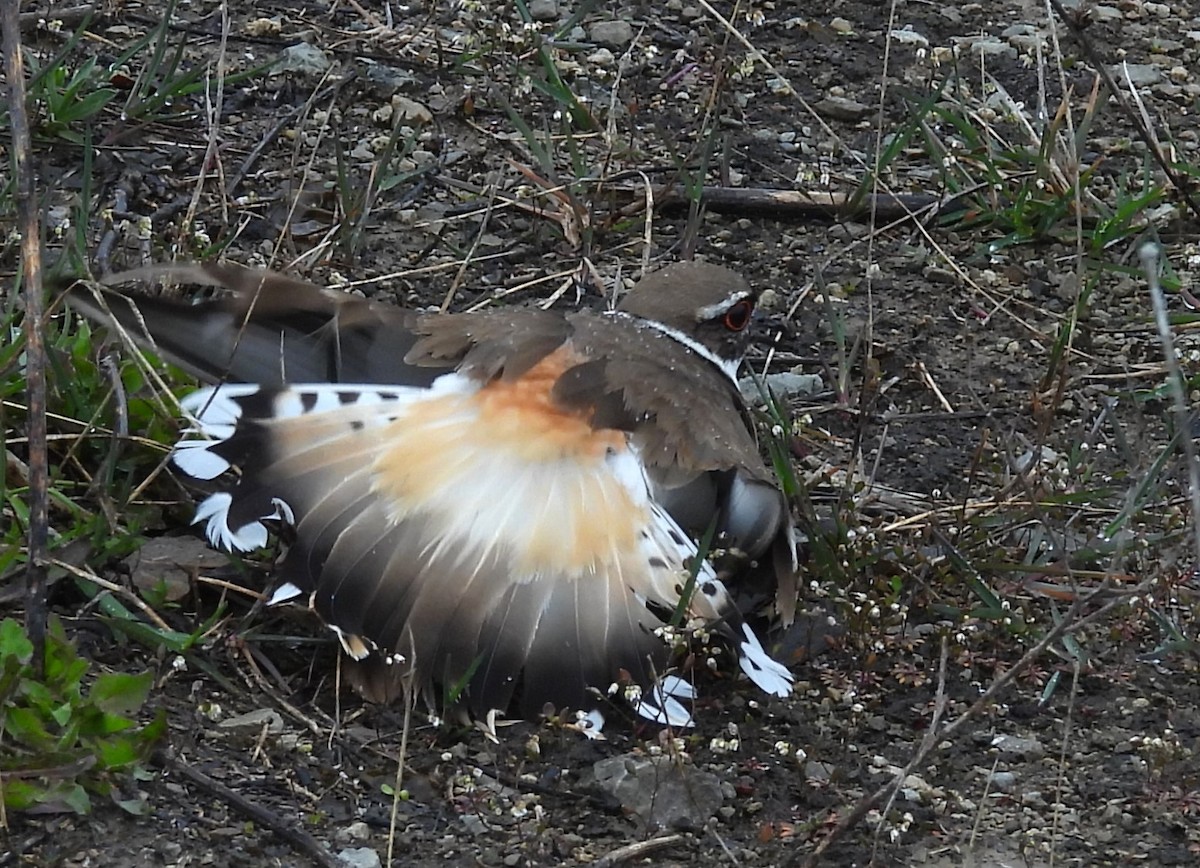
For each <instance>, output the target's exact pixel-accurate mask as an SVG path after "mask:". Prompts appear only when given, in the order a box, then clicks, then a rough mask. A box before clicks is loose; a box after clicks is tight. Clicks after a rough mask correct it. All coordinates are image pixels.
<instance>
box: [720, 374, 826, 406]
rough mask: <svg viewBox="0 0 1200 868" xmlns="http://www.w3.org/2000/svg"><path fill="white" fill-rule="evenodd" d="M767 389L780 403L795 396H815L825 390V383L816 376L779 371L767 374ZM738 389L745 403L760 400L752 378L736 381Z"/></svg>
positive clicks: (760, 397)
mask: <svg viewBox="0 0 1200 868" xmlns="http://www.w3.org/2000/svg"><path fill="white" fill-rule="evenodd" d="M766 385H767V388H768V389H770V390H771V394H772V395H774V396H775V397H776V398H778V399H779V400H781V401H784V400H787V399H788V398H792V397H795V396H797V395H816V394H819V393H820V392H822V391H823V390H824V389H825V383H824V381H823V380H822V379H821V377H820V376H819V375H817V374H797V373H795V372H793V371H779V372H778V373H774V374H767V383H766ZM738 388H739V389H740V390H741V392H742V397H744V398H745V399H746V400H747V401H749V402H751V403H752V404H753V403H757V402H758V401H760V400H762V395H760V394H759V391H758V384H757V383H755V382H754V378H753V377H742V378H741V379H740V380H738Z"/></svg>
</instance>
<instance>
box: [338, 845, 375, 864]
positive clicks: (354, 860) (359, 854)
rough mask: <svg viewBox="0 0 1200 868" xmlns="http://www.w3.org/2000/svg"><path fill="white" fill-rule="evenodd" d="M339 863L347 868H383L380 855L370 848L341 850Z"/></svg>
mask: <svg viewBox="0 0 1200 868" xmlns="http://www.w3.org/2000/svg"><path fill="white" fill-rule="evenodd" d="M337 858H338V861H339V862H341V863H342V864H343V865H345V866H347V868H382V865H383V863H382V862H381V861H380V860H379V854H378V853H376V852H375V851H374V850H372V849H371V848H370V847H347V848H346V849H345V850H339V851H338V854H337Z"/></svg>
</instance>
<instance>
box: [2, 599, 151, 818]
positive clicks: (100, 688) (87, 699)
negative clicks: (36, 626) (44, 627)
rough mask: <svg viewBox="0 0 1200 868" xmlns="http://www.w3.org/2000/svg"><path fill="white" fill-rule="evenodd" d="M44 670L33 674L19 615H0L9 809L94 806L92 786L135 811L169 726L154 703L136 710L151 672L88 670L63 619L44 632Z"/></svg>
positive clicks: (4, 788)
mask: <svg viewBox="0 0 1200 868" xmlns="http://www.w3.org/2000/svg"><path fill="white" fill-rule="evenodd" d="M45 664H46V665H45V676H44V677H43V678H38V677H36V676H35V667H34V666H33V645H32V644H31V643H30V642H29V640H28V639H27V638H26V636H25V634H24V632H23V630H22V628H21V626H20V624H18V623H17V622H16V621H14V620H12V619H5V620H4V621H2V622H0V737H2V738H3V740H4V751H3V752H2V753H0V790H2V792H3V802H4V806H5V808H7V809H9V810H19V811H25V810H32V809H42V810H46V809H49V810H58V811H61V810H68V811H73V812H75V813H78V814H84V813H87V812H88V811H89V810H91V803H92V802H91V800H92V797H94V796H100V797H104V798H108V799H111V800H112V801H113V802H115V803H116V804H117V805H119V806H120V807H122V808H123V809H125V810H126V811H129V812H130V813H134V814H137V813H141V812H142V810H143V809H144V804H143V802H142V799H141V798H140V797H139V796H138V795H136V783H135V781H136V780H137V779H139V778H142V777H144V776H145V774H146V770H145V767H144V763H145V761H146V760H147V759H148V758H149V756H150V752H151V751H152V750H153V748H154V745H155V744H156V743H157V742H158V740H159V739H160V738H162V736H163V735H164V734H165V732H166V715H165V714H164V713H163V712H162V711H161V710H160V711H159V712H158V713H157V714H155V715H154V718H153V720H152V721H151V722H150V723H147V724H142V725H139V723H138V721H137V716H138V713H139V711H141V709H142V706H143V705H144V704H145V702H146V699H147V697H148V695H149V693H150V688H151V687H152V685H153V683H154V677H153V673H151V672H143V673H141V674H140V675H128V674H125V673H120V672H110V673H103V674H101V675H98V676H96V677H95V678H89V677H88V670H89V668H90V667H89V664H88V661H86V660H84V659H82V658H81V657H79V655H78V654H77V653H76V651H75V648H74V646H73V645H72V644H71V642H70V641H69V640H68V639H67V637H66V635H65V633H64V632H63V628H62V625H61V623H59V622H58V620H57V619H54V620H52V621H51V623H50V630H49V632H48V634H47V643H46V660H45Z"/></svg>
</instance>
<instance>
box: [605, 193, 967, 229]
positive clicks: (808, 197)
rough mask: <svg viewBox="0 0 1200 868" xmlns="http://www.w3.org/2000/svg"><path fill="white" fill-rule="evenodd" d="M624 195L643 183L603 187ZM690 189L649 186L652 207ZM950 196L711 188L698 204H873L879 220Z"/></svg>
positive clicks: (680, 199)
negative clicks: (652, 193)
mask: <svg viewBox="0 0 1200 868" xmlns="http://www.w3.org/2000/svg"><path fill="white" fill-rule="evenodd" d="M609 189H610V190H611V191H612V192H614V193H618V194H622V195H627V196H629V197H630V198H631V199H632V200H634V203H636V204H640V203H641V202H643V201H644V200H645V198H646V189H645V186H644V185H639V186H636V187H632V186H630V187H627V186H625V185H618V186H615V187H610V188H609ZM694 197H695V193H694V191H693V192H691V193H689V191H688V190H687V189H686V188H685V187H684V186H683V185H681V184H670V185H665V186H661V187H655V188H654V203H655V207H656V208H663V207H665V208H672V207H674V208H678V207H681V206H684V205H688V204H690V203H691V201H692V199H693V198H694ZM949 201H950V200H946V199H943V198H942V197H939V196H931V195H928V194H921V193H913V194H908V195H890V194H886V193H885V194H880V195H878V196H874V195H868V196H861V197H857V196H855V195H854V194H845V193H831V192H827V191H824V190H819V191H812V192H809V191H804V190H773V189H769V188H755V187H712V186H705V187H702V188H701V190H700V204H702V205H704V206H705V207H707V208H708V209H709V210H711V211H717V212H720V213H724V214H759V215H769V216H774V217H824V218H826V219H833V218H839V217H840V218H844V217H848V216H862V217H866V216H867V215H868V214H870V213H871V209H872V208H874V209H875V214H876V219H878V220H881V221H883V222H891V221H893V220H903V219H904V218H906V217H913V216H915V215H917V214H918V213H920V212H921V211H924V210H926V209H931V208H933V209H937V210H938V211H941V210H943V209H944V208H945V207H946V205H947V204H948V202H949Z"/></svg>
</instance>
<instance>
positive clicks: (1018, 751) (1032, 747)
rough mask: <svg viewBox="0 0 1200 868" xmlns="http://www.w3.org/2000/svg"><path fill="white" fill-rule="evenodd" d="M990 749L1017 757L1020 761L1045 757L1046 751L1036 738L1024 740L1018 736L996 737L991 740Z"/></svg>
mask: <svg viewBox="0 0 1200 868" xmlns="http://www.w3.org/2000/svg"><path fill="white" fill-rule="evenodd" d="M992 747H994V748H998V749H999V750H1000V753H1002V754H1009V755H1011V756H1019V757H1021V758H1022V759H1027V760H1036V759H1041V758H1042V757H1044V756H1045V755H1046V749H1045V748H1044V747H1042V743H1041V742H1040V741H1038V740H1037V739H1036V738H1025V737H1023V736H1019V735H998V736H996V737H995V738H993V739H992Z"/></svg>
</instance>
